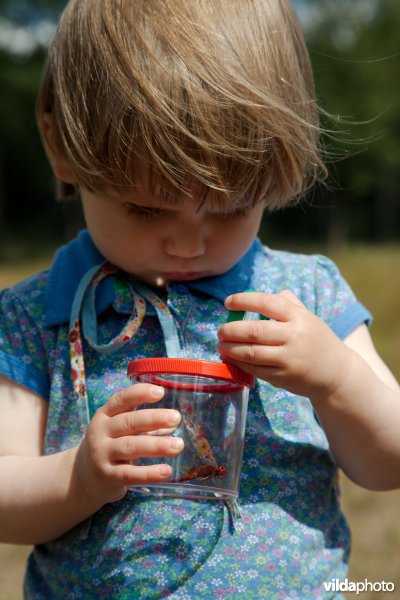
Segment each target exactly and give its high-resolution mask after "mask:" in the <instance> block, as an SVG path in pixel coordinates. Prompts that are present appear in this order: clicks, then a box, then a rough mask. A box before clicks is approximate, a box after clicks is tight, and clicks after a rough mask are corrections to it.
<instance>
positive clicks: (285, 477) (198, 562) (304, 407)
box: [0, 232, 370, 600]
mask: <svg viewBox="0 0 400 600" xmlns="http://www.w3.org/2000/svg"><path fill="white" fill-rule="evenodd" d="M83 236H84V238H82V236H81V237H80V238H79V239H78V240H75V241H73V242H71V244H70V245H69V246H67V247H66V248H65V249H64V251H63V261H64V262H63V265H64V266H63V269H64V274H65V273H66V270H67V268H69V269H70V270H71V272H77V274H78V275H79V278H80V277H82V276H83V275H84V273H85V272H86V271H87V270H88V268H90V267H93V266H95V265H96V264H97V263H96V260H97V258H98V256H97V255H96V251H95V249H94V248H93V243H92V241H91V240H90V237H89V236H88V234H87V232H86V233H84V234H83ZM82 240H83V241H82ZM82 244H83V246H84V247H85V248H86V250H87V251H86V252H85V254H84V255H82V258H79V259H78V262H76V256H77V255H79V256H81V253H77V251H76V249H77V245H80V247H81V246H82ZM88 256H91V257H93V258H92V259H91V264H89V265H88V264H87V263H88V258H87V257H88ZM100 258H101V257H100ZM74 261H75V262H74ZM85 261H86V262H85ZM99 262H101V261H99ZM60 264H61V263H60V261H59V260H58V261H57V260H56V262H55V264H54V266H53V268H52V270H51V271H50V272H43V273H40V274H38V275H36V276H34V277H33V278H31V279H29V280H27V281H25V282H22V283H20V284H18V285H17V286H15V287H14V288H13V289H11V290H4V291H3V292H1V294H0V373H1V374H3V375H5V376H6V377H9V378H10V379H12V380H14V381H15V382H17V383H19V384H21V385H23V386H25V387H26V388H28V389H30V390H31V391H33V392H34V393H36V394H38V395H40V396H42V397H44V398H46V399H47V400H48V402H49V415H48V423H47V429H46V438H45V453H47V454H50V453H54V452H58V451H60V450H63V449H67V448H70V447H72V446H73V445H75V444H78V443H79V441H80V439H81V435H82V434H81V430H80V420H79V416H78V414H77V402H76V393H75V392H74V386H73V379H72V376H71V367H70V356H69V337H68V336H69V327H68V318H67V319H63V316H62V315H63V311H64V312H65V311H66V309H67V308H68V307H67V306H66V307H63V306H61V308H60V310H59V315H60V316H59V322H57V323H55V322H54V321H55V320H56V319H55V318H54V317H52V319H53V321H52V323H51V325H49V308H48V307H49V306H50V305H51V303H52V302H57V294H59V296H58V297H59V298H60V302H61V304H62V303H65V304H66V305H69V311H70V308H71V306H70V303H71V300H70V299H68V294H62V295H61V296H62V298H61V296H60V290H58V291H57V286H54V285H53V284H54V281H55V280H56V279H57V277H58V279H59V280H61V279H62V278H61V277H60V275H62V273H60ZM68 265H69V267H68ZM56 271H57V273H56ZM56 276H57V277H56ZM109 279H113V282H112V285H111V287H110V288H107V286H103V287H100V289H99V295H100V296H103V298H100V299H99V302H100V309H99V312H98V331H97V334H98V339H99V343H106V342H107V341H108V340H110V339H112V338H113V337H115V336H116V335H118V333H119V332H120V331H121V329H122V328H123V326H124V324H125V323H126V321H127V317H128V315H129V314H130V313H131V312H132V310H133V308H134V304H133V303H134V299H133V298H132V296H131V294H129V291H128V289H127V287H126V286H124V285H121V282H120V281H119V280H117V279H115V278H109ZM102 285H103V284H102ZM72 287H73V286H72ZM250 287H252V288H253V289H259V290H260V291H275V292H277V291H279V290H281V289H290V290H291V291H293V292H294V293H295V294H297V295H298V296H299V298H300V299H301V300H302V301H303V302H304V303H305V304H306V306H307V307H308V308H309V309H310V310H312V311H313V312H315V313H316V314H317V315H319V316H320V317H321V318H323V319H324V320H325V321H326V322H327V323H328V324H329V325H330V327H331V328H332V329H333V330H334V331H335V332H336V333H337V334H338V335H339V336H340V337H345V336H346V335H347V334H348V333H350V332H351V331H352V330H353V329H354V328H355V327H357V326H358V325H359V324H360V323H362V322H364V321H368V320H369V318H370V315H369V313H368V311H367V310H366V309H365V308H364V307H363V306H362V305H361V304H360V303H359V302H358V301H357V300H356V298H355V297H354V295H353V293H352V292H351V290H350V288H349V287H348V285H347V284H346V282H345V281H344V280H343V279H342V277H341V276H340V274H339V272H338V270H337V268H336V267H335V265H334V264H333V263H331V261H329V260H328V259H326V258H324V257H320V256H303V255H298V254H290V253H282V252H276V251H272V250H269V249H267V248H263V247H261V244H260V243H259V242H257V243H256V244H255V245H254V247H253V248H252V249H251V251H249V252H248V253H247V254H246V255H245V257H244V258H243V259H242V260H241V261H240V262H239V263H238V265H236V266H235V268H234V269H233V270H232V271H231V272H228V274H225V275H223V276H221V277H215V278H210V279H209V280H207V281H206V280H204V281H199V282H193V284H192V283H191V282H189V283H188V284H187V285H186V284H185V285H183V284H181V283H179V284H174V285H170V286H169V288H168V300H167V306H168V309H169V310H170V311H171V313H172V315H173V317H174V320H175V324H176V327H177V331H178V334H179V337H180V342H181V346H182V348H183V350H184V352H186V353H187V356H190V357H191V358H198V359H207V360H219V356H218V353H217V352H216V334H217V330H218V327H219V326H220V325H222V323H223V322H224V321H225V320H226V317H227V311H226V310H225V308H224V306H223V298H224V297H225V296H226V295H228V294H229V293H234V292H235V291H236V292H237V291H242V290H244V289H248V288H250ZM107 289H108V291H107ZM110 290H111V291H112V293H111V292H110ZM73 291H74V290H72V292H73ZM107 294H108V296H107ZM106 296H107V298H108V299H109V300H107V299H106V300H107V301H106V300H105V299H104V298H105V297H106ZM64 309H65V310H64ZM68 316H69V314H68ZM82 343H83V353H84V357H85V369H86V385H87V394H88V399H89V403H90V413H91V414H93V412H94V411H95V410H96V409H97V408H98V407H100V406H101V405H102V404H104V403H105V402H106V401H107V400H108V399H109V397H110V396H111V395H112V394H113V393H115V392H116V391H117V390H120V389H122V388H123V387H125V386H127V385H128V384H129V381H128V379H127V376H126V369H127V364H128V362H129V361H130V360H133V359H136V358H144V357H151V356H163V355H165V344H164V340H163V336H162V330H161V327H160V325H159V322H158V319H157V314H156V312H155V311H154V310H153V309H152V307H151V306H150V305H149V304H148V303H147V302H146V314H145V316H144V318H143V321H142V324H141V326H140V327H139V328H138V329H137V331H136V333H135V335H134V336H133V338H132V339H131V340H130V341H129V342H127V344H126V345H125V346H124V347H123V348H121V349H120V350H118V351H116V352H115V353H112V354H100V353H98V352H96V350H95V349H94V348H92V347H91V346H90V345H89V344H88V343H87V342H86V340H85V339H83V342H82ZM60 476H62V474H60ZM339 496H340V494H339V490H338V484H337V469H336V466H335V463H334V460H333V458H332V456H331V453H330V451H329V447H328V443H327V439H326V437H325V434H324V432H323V430H322V428H321V427H320V425H319V424H318V421H317V420H316V418H315V415H314V412H313V409H312V406H311V403H310V401H309V400H308V399H307V398H304V397H299V396H296V395H294V394H290V393H289V392H286V391H285V390H283V389H277V388H274V387H273V386H271V385H270V384H268V383H266V382H263V381H260V380H258V381H257V382H256V386H255V388H254V390H253V391H252V393H251V397H250V401H249V409H248V419H247V426H246V438H245V449H244V458H243V466H242V473H241V480H240V496H239V503H240V507H241V512H242V518H241V519H233V518H232V515H231V513H230V511H229V510H228V509H227V507H226V506H225V505H224V504H223V503H222V502H219V501H217V500H216V501H194V500H185V499H177V498H170V499H167V498H165V499H162V498H154V497H147V496H140V495H138V494H137V493H136V492H134V491H133V490H132V491H129V492H128V493H127V495H126V496H125V498H124V499H122V500H121V501H119V502H115V503H112V504H107V505H105V506H104V507H103V508H102V509H101V510H99V511H98V512H97V513H95V514H94V515H93V516H92V518H91V519H90V520H88V522H85V523H82V524H81V525H79V526H77V527H76V528H75V529H73V530H71V531H69V532H68V533H67V534H65V535H64V536H62V537H61V538H59V539H57V540H54V541H53V542H51V543H47V544H42V545H39V546H37V547H35V549H34V551H33V553H32V554H31V556H30V558H29V562H28V568H27V574H26V580H25V597H26V598H32V599H34V600H42V599H43V600H52V599H54V600H58V599H59V598H60V597H63V598H67V599H69V598H71V599H84V600H90V599H93V600H94V599H97V598H102V597H104V598H107V599H111V600H114V599H115V600H120V599H136V598H137V599H141V600H151V599H154V600H156V599H159V598H172V599H174V600H192V599H193V598H196V599H204V600H209V599H210V598H232V599H233V598H235V599H237V598H239V599H241V598H242V599H246V600H247V599H252V598H254V599H259V598H268V599H277V600H278V599H285V600H286V599H288V598H289V599H301V600H303V599H304V598H307V599H308V598H309V599H311V598H330V597H335V596H334V594H333V593H332V592H331V593H327V592H326V591H325V587H324V585H323V583H324V582H330V581H331V580H332V579H333V578H339V579H343V578H344V577H345V575H346V569H347V560H348V554H349V545H350V536H349V531H348V527H347V524H346V521H345V519H344V517H343V515H342V513H341V511H340V506H339Z"/></svg>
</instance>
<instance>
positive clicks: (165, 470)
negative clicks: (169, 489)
mask: <svg viewBox="0 0 400 600" xmlns="http://www.w3.org/2000/svg"><path fill="white" fill-rule="evenodd" d="M171 473H172V469H171V467H170V466H169V465H161V466H160V475H161V476H162V477H169V476H170V475H171Z"/></svg>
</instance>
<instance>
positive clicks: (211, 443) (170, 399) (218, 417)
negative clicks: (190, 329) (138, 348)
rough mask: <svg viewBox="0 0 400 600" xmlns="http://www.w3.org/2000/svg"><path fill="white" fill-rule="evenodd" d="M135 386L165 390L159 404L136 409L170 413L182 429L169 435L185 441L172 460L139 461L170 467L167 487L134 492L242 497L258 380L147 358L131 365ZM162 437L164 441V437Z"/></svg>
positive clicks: (229, 370)
mask: <svg viewBox="0 0 400 600" xmlns="http://www.w3.org/2000/svg"><path fill="white" fill-rule="evenodd" d="M128 376H129V378H130V380H131V382H132V383H139V382H141V383H143V382H144V383H152V384H155V385H159V386H162V387H163V388H164V390H165V395H164V397H163V398H162V400H161V401H160V402H157V403H156V404H147V403H146V404H142V405H140V406H138V407H137V408H136V410H141V409H144V408H146V409H151V408H172V409H175V410H177V411H179V412H180V414H181V422H180V424H179V426H178V427H177V428H176V429H175V430H172V431H169V432H168V434H167V435H171V434H172V435H176V436H179V437H181V438H182V439H183V441H184V444H185V446H184V449H183V451H182V453H181V454H179V455H178V456H174V457H162V458H160V457H157V458H140V459H139V460H138V461H137V463H136V464H139V465H149V464H159V463H160V462H165V463H167V464H170V465H171V467H172V475H171V477H170V479H169V480H168V481H166V482H162V483H157V484H146V485H145V486H144V485H138V486H133V488H132V489H133V490H135V491H136V492H139V493H142V494H156V495H160V496H163V495H166V496H178V497H185V498H194V499H196V498H197V499H202V498H203V499H223V500H227V499H230V498H237V497H238V489H239V478H240V469H241V464H242V458H243V444H244V434H245V426H246V414H247V404H248V397H249V389H250V388H252V387H253V385H254V377H253V376H251V375H249V374H247V373H245V372H244V371H242V370H241V369H238V368H237V367H234V366H232V365H227V364H225V363H220V362H211V361H203V360H191V359H186V358H182V359H181V358H149V359H147V358H145V359H139V360H134V361H132V362H130V363H129V366H128ZM160 435H165V433H164V432H162V433H160Z"/></svg>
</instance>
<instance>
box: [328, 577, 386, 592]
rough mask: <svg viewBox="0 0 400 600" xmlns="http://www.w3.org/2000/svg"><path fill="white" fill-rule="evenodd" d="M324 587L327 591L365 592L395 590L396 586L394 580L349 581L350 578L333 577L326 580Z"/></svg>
mask: <svg viewBox="0 0 400 600" xmlns="http://www.w3.org/2000/svg"><path fill="white" fill-rule="evenodd" d="M324 588H325V590H326V591H327V592H354V593H355V594H363V593H364V592H394V590H395V586H394V583H393V582H392V581H368V579H364V581H349V580H348V579H344V580H340V579H331V581H328V582H326V581H325V582H324Z"/></svg>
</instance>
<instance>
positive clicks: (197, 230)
mask: <svg viewBox="0 0 400 600" xmlns="http://www.w3.org/2000/svg"><path fill="white" fill-rule="evenodd" d="M206 238H207V232H206V231H205V228H204V226H202V224H201V223H199V222H198V221H196V222H195V221H193V222H187V221H186V222H185V223H179V222H177V224H176V226H175V227H174V228H173V229H172V230H170V231H169V232H168V234H167V235H166V238H165V242H164V249H165V251H166V253H167V254H169V255H170V256H176V257H179V258H197V257H199V256H202V255H203V254H204V253H205V250H206Z"/></svg>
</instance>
